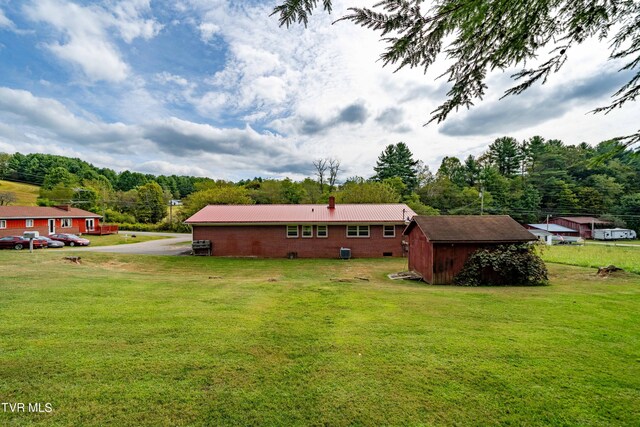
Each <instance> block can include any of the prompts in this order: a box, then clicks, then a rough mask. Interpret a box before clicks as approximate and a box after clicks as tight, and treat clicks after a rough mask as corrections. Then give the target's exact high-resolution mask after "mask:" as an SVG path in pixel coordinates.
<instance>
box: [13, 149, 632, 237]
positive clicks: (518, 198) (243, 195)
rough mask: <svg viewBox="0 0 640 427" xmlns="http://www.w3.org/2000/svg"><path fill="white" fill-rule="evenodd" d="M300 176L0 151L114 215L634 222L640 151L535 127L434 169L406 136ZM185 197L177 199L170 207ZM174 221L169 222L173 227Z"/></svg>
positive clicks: (19, 170)
mask: <svg viewBox="0 0 640 427" xmlns="http://www.w3.org/2000/svg"><path fill="white" fill-rule="evenodd" d="M310 166H313V170H314V171H315V174H314V176H313V177H307V178H305V179H303V180H301V181H294V180H291V179H289V178H284V179H265V178H262V177H255V178H253V179H245V180H241V181H238V182H231V181H224V180H214V179H210V178H202V177H189V176H176V175H171V176H165V175H159V176H155V175H150V174H141V173H138V172H130V171H123V172H120V173H116V172H115V171H113V170H111V169H106V168H96V167H95V166H93V165H91V164H90V163H87V162H85V161H82V160H80V159H71V158H68V157H63V156H54V155H48V154H28V155H23V154H20V153H16V154H6V153H0V177H3V178H4V179H10V180H16V181H23V182H28V183H33V184H37V185H40V186H41V189H40V198H39V203H40V204H43V205H54V204H61V203H71V204H74V205H76V206H78V207H81V208H83V209H86V210H90V211H93V212H96V213H100V214H102V215H104V216H105V219H106V220H107V221H110V222H119V223H134V222H139V223H150V224H153V223H159V222H165V223H167V222H172V223H175V224H179V223H181V221H183V220H184V219H186V218H188V217H189V216H191V215H192V214H193V213H195V212H197V211H198V210H200V209H201V208H202V207H204V206H206V205H207V204H299V203H326V202H327V201H328V198H329V196H330V195H334V196H335V197H336V201H337V202H338V203H399V202H402V203H406V204H407V205H409V206H410V207H411V208H412V209H413V210H414V211H416V212H417V213H419V214H427V215H437V214H454V215H456V214H461V215H462V214H505V215H511V216H512V217H514V218H515V219H516V220H519V221H521V222H539V221H543V220H544V219H545V218H546V216H547V215H595V216H600V217H608V218H611V219H612V220H614V222H615V223H616V225H620V226H624V225H626V226H629V227H631V228H635V229H639V228H640V179H638V178H639V177H640V157H639V156H638V154H637V153H634V152H633V151H630V150H621V149H620V146H619V143H617V142H615V141H608V142H602V143H600V144H598V145H597V146H596V147H591V146H589V145H588V144H586V143H582V144H578V145H566V144H564V143H563V142H562V141H560V140H557V139H548V140H547V139H544V138H542V137H540V136H534V137H532V138H529V139H526V140H522V141H517V140H516V139H515V138H512V137H501V138H497V139H495V140H494V141H493V142H492V143H491V144H490V145H489V147H488V149H487V150H486V151H485V152H484V153H482V154H480V155H478V156H473V155H469V156H467V157H466V158H462V159H461V158H457V157H454V156H449V157H445V158H443V159H442V162H441V164H440V166H439V168H438V170H437V171H436V172H435V173H433V172H432V171H430V170H429V168H428V167H427V166H426V165H425V164H424V163H423V162H422V161H420V160H416V159H414V156H413V154H412V152H411V151H410V150H409V148H408V146H407V145H406V144H404V143H403V142H399V143H397V144H391V145H388V146H387V147H386V148H385V149H384V150H383V151H382V152H381V153H380V155H379V156H378V159H377V162H376V165H375V166H373V172H374V174H373V175H371V176H369V177H361V176H351V177H346V178H342V177H341V176H340V173H341V172H342V170H341V164H340V161H339V160H336V159H331V158H327V159H316V160H313V162H312V165H310ZM174 199H181V200H182V206H180V207H176V208H173V207H172V208H168V207H169V204H170V201H171V200H174ZM171 225H172V224H169V228H171Z"/></svg>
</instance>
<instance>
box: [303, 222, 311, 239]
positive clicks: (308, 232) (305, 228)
mask: <svg viewBox="0 0 640 427" xmlns="http://www.w3.org/2000/svg"><path fill="white" fill-rule="evenodd" d="M302 237H313V225H303V226H302Z"/></svg>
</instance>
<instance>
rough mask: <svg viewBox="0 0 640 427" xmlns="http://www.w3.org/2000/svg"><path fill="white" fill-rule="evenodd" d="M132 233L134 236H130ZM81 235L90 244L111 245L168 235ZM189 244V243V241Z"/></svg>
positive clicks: (145, 240) (143, 240) (160, 237)
mask: <svg viewBox="0 0 640 427" xmlns="http://www.w3.org/2000/svg"><path fill="white" fill-rule="evenodd" d="M132 234H134V235H135V236H136V237H131V236H132ZM82 237H84V238H86V239H89V240H91V246H112V245H124V244H129V243H140V242H148V241H149V240H159V239H167V238H168V236H149V235H143V234H136V233H135V232H134V233H123V232H121V233H119V234H109V235H104V236H91V235H89V234H84V235H82ZM189 244H191V243H189Z"/></svg>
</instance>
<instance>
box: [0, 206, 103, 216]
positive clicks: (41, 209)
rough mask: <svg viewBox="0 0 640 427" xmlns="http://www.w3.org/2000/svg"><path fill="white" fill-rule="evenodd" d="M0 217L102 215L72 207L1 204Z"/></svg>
mask: <svg viewBox="0 0 640 427" xmlns="http://www.w3.org/2000/svg"><path fill="white" fill-rule="evenodd" d="M0 218H1V219H23V218H26V219H35V218H102V216H101V215H98V214H95V213H93V212H89V211H85V210H84V209H78V208H71V207H70V208H69V210H66V209H62V208H55V207H49V206H0Z"/></svg>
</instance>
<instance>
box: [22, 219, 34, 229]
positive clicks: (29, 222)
mask: <svg viewBox="0 0 640 427" xmlns="http://www.w3.org/2000/svg"><path fill="white" fill-rule="evenodd" d="M24 226H25V227H26V228H33V220H32V219H25V220H24Z"/></svg>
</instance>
